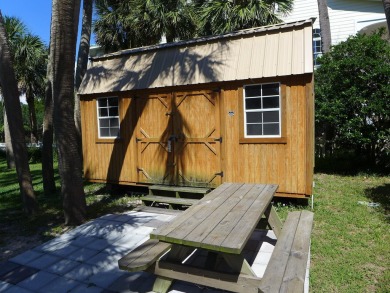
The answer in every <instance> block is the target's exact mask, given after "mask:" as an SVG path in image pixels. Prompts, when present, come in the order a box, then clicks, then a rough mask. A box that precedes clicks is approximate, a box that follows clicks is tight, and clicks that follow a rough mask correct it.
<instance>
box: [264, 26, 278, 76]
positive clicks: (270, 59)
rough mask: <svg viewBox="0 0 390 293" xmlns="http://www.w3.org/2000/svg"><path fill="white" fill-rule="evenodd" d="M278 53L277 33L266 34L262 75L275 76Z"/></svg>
mask: <svg viewBox="0 0 390 293" xmlns="http://www.w3.org/2000/svg"><path fill="white" fill-rule="evenodd" d="M278 54H279V34H268V35H267V36H266V40H265V55H264V56H265V59H264V63H263V66H264V68H263V77H271V76H276V69H277V66H278Z"/></svg>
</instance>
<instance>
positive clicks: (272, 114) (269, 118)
mask: <svg viewBox="0 0 390 293" xmlns="http://www.w3.org/2000/svg"><path fill="white" fill-rule="evenodd" d="M263 115H264V116H263V119H264V120H263V122H264V123H266V122H279V111H269V112H264V113H263Z"/></svg>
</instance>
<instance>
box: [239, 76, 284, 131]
mask: <svg viewBox="0 0 390 293" xmlns="http://www.w3.org/2000/svg"><path fill="white" fill-rule="evenodd" d="M267 84H277V85H278V90H279V94H278V96H279V108H265V109H263V108H261V109H249V110H247V109H246V103H245V99H246V87H247V86H261V95H260V96H256V97H249V99H251V98H261V104H263V97H269V96H263V90H262V88H263V86H264V85H267ZM272 96H275V95H272ZM242 102H243V111H244V138H280V137H282V95H281V86H280V82H268V83H258V84H248V85H244V88H243V101H242ZM271 111H278V113H279V122H278V125H279V134H278V135H264V134H263V135H248V134H247V125H248V123H247V121H246V120H247V117H246V113H250V112H262V113H264V112H271ZM249 124H252V123H249ZM253 124H258V123H253ZM273 124H276V123H273ZM261 125H262V127H263V125H264V123H263V122H262V123H261Z"/></svg>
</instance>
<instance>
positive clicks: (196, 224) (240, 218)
mask: <svg viewBox="0 0 390 293" xmlns="http://www.w3.org/2000/svg"><path fill="white" fill-rule="evenodd" d="M276 189H277V185H272V184H239V183H224V184H222V185H221V186H219V187H218V188H216V189H215V190H213V191H212V192H210V193H209V194H207V195H206V196H205V197H204V198H203V199H201V200H200V201H199V202H198V203H196V204H194V205H193V206H191V207H190V208H189V209H188V210H186V211H184V212H183V213H182V214H180V215H179V216H177V217H176V218H175V219H174V220H173V221H172V222H170V223H167V224H166V225H164V226H161V227H159V228H158V229H157V230H155V231H153V232H152V233H151V234H150V238H151V239H149V240H148V241H146V242H145V243H144V244H142V245H141V246H139V247H137V248H136V249H135V250H133V251H131V252H130V253H129V254H127V255H126V256H124V257H123V258H121V259H120V260H119V261H118V264H119V268H120V269H122V270H127V271H141V270H145V271H149V272H152V273H154V274H155V275H157V278H156V281H155V283H154V286H153V291H154V292H167V291H168V289H169V287H170V285H171V283H172V281H173V280H183V281H187V282H192V283H196V284H200V285H205V286H210V287H214V288H220V289H224V290H228V291H233V292H245V293H246V292H256V293H257V292H303V287H304V280H305V272H306V264H307V260H308V254H309V249H310V234H311V229H312V224H313V213H312V212H309V211H302V212H292V213H290V214H289V215H288V217H287V219H286V221H285V223H284V225H282V223H281V221H280V220H279V218H278V216H277V214H276V212H275V210H274V208H273V207H272V204H271V201H272V198H273V196H274V194H275V192H276ZM263 216H265V218H266V220H267V221H268V224H269V226H270V227H271V228H272V230H273V231H274V233H275V235H276V237H277V242H276V246H275V248H274V251H273V253H272V256H271V259H270V261H269V263H268V265H267V268H266V271H265V273H264V276H263V278H259V277H257V276H256V274H255V273H254V272H253V271H252V269H251V266H250V265H249V263H248V262H247V260H246V258H245V256H244V254H243V248H244V247H245V245H246V243H247V241H248V239H249V238H250V236H251V234H252V233H253V231H254V230H255V228H256V226H257V224H258V223H259V221H260V219H261V218H262V217H263ZM196 250H203V251H207V253H208V254H207V255H208V257H207V260H206V262H205V265H204V266H202V267H199V266H193V265H188V264H187V259H188V258H189V257H190V256H191V255H192V254H193V253H194V252H195V251H196ZM217 258H220V259H223V260H224V261H225V262H226V264H227V267H228V268H227V270H223V271H221V270H217V269H216V260H217Z"/></svg>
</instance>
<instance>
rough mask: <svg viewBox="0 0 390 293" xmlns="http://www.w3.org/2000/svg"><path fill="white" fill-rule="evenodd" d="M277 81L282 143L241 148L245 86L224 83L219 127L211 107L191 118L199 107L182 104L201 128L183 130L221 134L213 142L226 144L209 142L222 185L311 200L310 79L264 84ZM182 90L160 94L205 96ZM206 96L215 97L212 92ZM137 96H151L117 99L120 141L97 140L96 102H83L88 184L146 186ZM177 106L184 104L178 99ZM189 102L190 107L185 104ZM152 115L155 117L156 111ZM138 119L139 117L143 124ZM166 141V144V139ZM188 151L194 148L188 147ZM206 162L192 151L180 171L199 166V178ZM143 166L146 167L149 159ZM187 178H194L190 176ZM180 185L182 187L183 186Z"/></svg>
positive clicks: (219, 99) (247, 144)
mask: <svg viewBox="0 0 390 293" xmlns="http://www.w3.org/2000/svg"><path fill="white" fill-rule="evenodd" d="M281 80H282V81H281ZM278 81H281V84H282V94H283V95H284V97H283V98H284V99H285V102H284V104H283V105H284V108H283V109H282V116H283V119H282V128H284V129H283V130H282V132H283V133H284V134H285V136H286V139H285V140H284V141H282V142H277V143H275V142H274V143H268V142H267V143H259V142H258V141H256V142H254V143H251V142H250V141H249V142H248V141H246V142H245V143H240V116H241V115H243V113H240V103H242V90H243V85H245V84H246V83H235V84H230V85H229V83H225V84H220V85H219V86H220V88H221V92H220V93H219V94H218V95H216V100H215V106H217V107H218V109H217V111H216V112H215V113H216V115H217V121H218V122H216V123H217V124H215V126H214V122H210V123H211V124H210V123H208V122H207V119H210V117H211V116H212V115H211V112H210V113H209V114H207V113H208V112H207V111H211V110H210V109H211V108H210V109H208V110H207V111H206V112H207V113H206V112H205V115H204V116H201V117H195V116H194V117H192V116H191V115H193V114H191V113H192V112H191V109H192V108H193V107H195V106H196V104H191V103H189V104H188V105H187V104H183V105H181V106H180V107H187V106H188V107H190V108H191V109H190V108H188V109H187V110H186V111H185V112H186V113H185V116H186V117H188V119H186V121H192V120H193V121H198V123H193V124H194V125H193V126H190V125H185V127H189V128H188V129H183V130H182V136H183V135H185V136H186V137H189V133H193V134H194V137H206V136H205V134H204V133H203V132H201V129H200V128H199V127H201V125H202V121H205V122H204V123H203V124H204V125H206V126H207V125H209V124H210V127H209V128H211V127H216V129H217V130H216V131H215V133H214V134H213V137H214V135H216V136H219V133H220V135H221V136H222V138H223V140H222V143H221V144H220V146H218V144H219V142H218V143H215V142H214V138H213V139H208V141H210V142H209V143H210V144H211V147H212V148H215V150H216V151H215V152H216V153H218V154H219V159H220V161H219V163H218V162H216V164H217V165H219V166H220V169H218V168H219V167H216V169H215V170H216V171H218V172H219V171H223V173H224V176H223V177H222V178H218V182H221V181H222V182H248V183H252V182H253V183H255V182H257V183H258V182H260V183H276V184H279V189H278V194H279V195H282V196H292V197H303V196H309V195H311V193H312V181H313V167H314V97H313V86H312V82H313V80H312V74H306V75H299V76H291V77H284V78H281V79H279V78H274V79H267V80H266V82H278ZM253 82H254V81H253ZM255 82H256V83H261V82H264V81H262V80H256V81H255ZM247 83H248V84H249V83H250V82H249V81H248V82H247ZM179 90H180V91H171V92H168V91H167V90H166V91H165V94H164V92H162V93H160V94H159V95H161V94H163V95H166V94H168V95H169V96H170V97H175V99H180V97H181V96H183V95H185V94H186V93H191V95H194V94H196V95H198V93H201V92H202V91H194V89H193V88H180V89H179ZM208 92H209V93H212V91H208ZM205 93H206V91H205ZM135 96H138V97H140V98H137V99H142V98H145V97H152V96H153V95H151V94H148V93H145V92H143V93H141V94H136V93H125V94H121V95H119V98H120V121H121V124H120V125H121V138H120V139H119V140H103V139H98V136H97V113H96V112H97V111H96V100H95V99H87V98H83V97H82V99H81V110H82V127H83V154H84V172H85V178H86V179H87V180H90V181H98V182H113V183H122V184H140V183H147V182H148V181H147V180H143V179H142V176H140V173H139V169H138V168H139V164H140V161H139V158H138V156H139V149H137V147H138V148H139V147H140V146H141V145H142V142H141V143H140V142H138V143H137V141H136V137H137V135H138V134H139V133H138V132H139V127H140V124H139V123H142V121H141V120H142V119H143V118H142V117H144V116H142V114H140V113H138V115H137V109H136V108H137V107H136V104H139V102H136V100H137V99H135V98H134V97H135ZM95 98H96V97H95ZM178 101H179V102H180V100H178ZM185 102H186V103H187V101H185ZM188 102H190V100H188ZM194 102H195V100H194ZM151 105H152V104H150V106H151ZM206 105H207V103H206ZM138 107H139V106H138ZM180 107H179V109H180ZM195 108H196V107H195ZM183 110H184V108H183ZM198 110H199V109H198ZM150 113H151V114H153V110H152V111H151V112H150ZM183 113H184V112H183ZM206 114H207V115H206ZM188 115H189V116H188ZM152 116H153V115H152ZM152 116H151V117H152ZM207 116H210V117H207ZM137 117H141V119H139V118H137ZM145 117H146V116H145ZM164 117H165V114H164ZM191 117H192V118H191ZM218 117H219V118H218ZM184 118H185V117H184ZM190 118H191V119H192V120H191V119H190ZM152 120H153V119H152ZM152 120H151V123H152ZM218 124H219V125H218ZM191 127H192V128H191ZM241 128H242V127H241ZM219 129H220V130H219ZM150 131H151V130H150ZM198 132H199V133H198ZM164 139H165V140H166V138H164ZM179 140H180V139H179ZM145 141H146V140H145ZM206 141H207V140H206ZM137 144H138V145H137ZM144 144H145V142H144ZM198 144H199V143H198ZM198 144H196V143H195V144H193V150H194V151H195V152H196V150H197V149H198V148H201V149H202V150H203V149H206V150H207V152H206V153H205V154H209V155H213V152H210V151H209V149H208V147H207V144H204V143H201V144H199V145H198ZM189 146H191V145H188V146H187V147H189ZM217 146H218V148H217ZM219 148H220V150H219ZM194 160H198V161H199V162H201V164H198V163H197V164H195V163H194ZM207 160H209V159H207V156H206V155H196V154H194V153H193V152H192V151H191V153H188V154H183V156H182V159H181V161H180V162H177V163H179V164H180V168H182V170H186V168H187V169H188V168H189V169H191V167H190V166H196V168H195V167H194V168H195V169H194V172H195V173H200V172H201V171H202V170H203V168H206V169H207V170H208V167H207V166H208V162H207ZM149 161H150V160H149ZM145 162H148V160H146V161H145ZM150 164H154V165H156V164H157V165H158V164H161V165H162V167H165V165H164V164H166V162H157V161H155V160H152V161H151V162H150ZM213 164H214V163H213ZM154 165H153V166H154ZM202 166H203V167H202ZM146 167H147V166H146ZM199 168H201V169H202V170H201V169H199ZM149 169H150V168H149ZM206 169H204V170H206ZM217 169H218V170H217ZM209 171H210V170H209ZM210 172H211V171H210ZM210 172H209V173H210ZM213 172H215V171H213ZM211 173H212V172H211ZM211 173H210V174H211ZM188 174H189V176H191V175H190V173H188ZM141 175H142V174H141ZM194 182H195V181H194ZM173 183H175V182H173ZM176 183H177V184H183V182H176ZM214 183H215V182H214Z"/></svg>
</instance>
